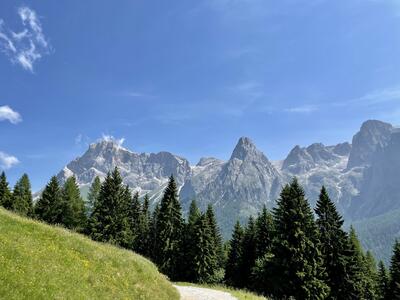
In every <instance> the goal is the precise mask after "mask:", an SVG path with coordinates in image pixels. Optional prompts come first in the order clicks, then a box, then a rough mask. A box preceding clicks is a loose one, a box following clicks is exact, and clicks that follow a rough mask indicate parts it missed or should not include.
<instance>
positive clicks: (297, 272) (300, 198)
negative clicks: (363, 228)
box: [272, 179, 329, 299]
mask: <svg viewBox="0 0 400 300" xmlns="http://www.w3.org/2000/svg"><path fill="white" fill-rule="evenodd" d="M274 223H275V237H276V238H275V240H274V244H273V248H272V253H273V255H274V259H273V264H274V265H275V266H276V271H277V272H276V274H275V278H274V283H275V286H276V288H275V289H274V291H273V294H274V296H275V297H277V298H285V297H286V298H289V297H293V298H295V299H325V298H326V297H327V295H328V293H329V287H328V286H327V285H326V283H325V282H324V281H323V278H324V277H325V276H324V269H323V268H322V266H321V265H322V257H321V253H320V251H319V249H318V243H319V241H318V240H317V237H318V230H317V226H316V224H315V222H314V218H313V213H312V211H311V208H310V206H309V204H308V202H307V200H306V199H305V195H304V191H303V189H302V188H301V187H300V185H299V184H298V182H297V180H296V179H294V180H293V181H292V182H291V184H290V185H286V186H285V187H284V188H283V190H282V192H281V195H280V198H279V200H278V202H277V206H276V208H275V209H274Z"/></svg>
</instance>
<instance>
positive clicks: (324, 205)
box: [315, 187, 348, 299]
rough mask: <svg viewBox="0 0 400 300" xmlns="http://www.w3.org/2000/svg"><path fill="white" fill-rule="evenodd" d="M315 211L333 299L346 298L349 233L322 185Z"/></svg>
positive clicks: (327, 279)
mask: <svg viewBox="0 0 400 300" xmlns="http://www.w3.org/2000/svg"><path fill="white" fill-rule="evenodd" d="M315 212H316V214H317V216H318V219H317V221H316V223H317V226H318V230H319V240H320V249H321V254H322V257H323V261H324V267H325V270H326V273H327V278H326V281H327V284H328V285H329V287H330V296H329V298H331V299H345V298H346V294H345V293H346V289H347V288H346V284H347V282H346V272H347V271H346V262H347V258H346V249H347V239H348V237H347V234H346V232H345V231H344V230H343V229H342V226H343V219H342V217H341V216H340V215H339V213H338V212H337V210H336V207H335V204H334V203H333V202H332V201H331V199H330V198H329V195H328V193H327V191H326V189H325V187H322V189H321V193H320V196H319V200H318V201H317V205H316V209H315Z"/></svg>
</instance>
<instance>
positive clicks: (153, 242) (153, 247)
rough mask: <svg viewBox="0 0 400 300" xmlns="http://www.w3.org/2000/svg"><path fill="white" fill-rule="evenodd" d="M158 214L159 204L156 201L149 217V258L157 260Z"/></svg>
mask: <svg viewBox="0 0 400 300" xmlns="http://www.w3.org/2000/svg"><path fill="white" fill-rule="evenodd" d="M159 214H160V204H159V203H157V204H156V206H155V207H154V210H153V213H152V214H151V219H150V237H149V239H150V249H149V252H150V256H149V257H150V258H151V259H152V260H153V261H156V260H157V223H158V221H157V220H158V216H159Z"/></svg>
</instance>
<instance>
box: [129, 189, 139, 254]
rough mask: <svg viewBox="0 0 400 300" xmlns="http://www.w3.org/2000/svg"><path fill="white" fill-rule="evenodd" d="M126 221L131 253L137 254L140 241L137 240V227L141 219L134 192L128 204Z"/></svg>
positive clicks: (137, 196)
mask: <svg viewBox="0 0 400 300" xmlns="http://www.w3.org/2000/svg"><path fill="white" fill-rule="evenodd" d="M128 219H129V225H130V230H131V242H130V244H131V245H130V247H131V249H132V250H133V251H135V252H139V248H140V240H139V234H140V233H139V230H140V229H139V227H140V219H141V207H140V201H139V193H138V192H135V193H134V194H133V197H132V199H131V201H130V204H129V210H128Z"/></svg>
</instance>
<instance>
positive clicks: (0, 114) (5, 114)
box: [0, 105, 22, 124]
mask: <svg viewBox="0 0 400 300" xmlns="http://www.w3.org/2000/svg"><path fill="white" fill-rule="evenodd" d="M5 120H7V121H10V122H11V123H12V124H17V123H19V122H21V121H22V117H21V115H20V114H19V113H18V112H16V111H14V110H13V109H12V108H11V107H9V106H7V105H5V106H0V121H5Z"/></svg>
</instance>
